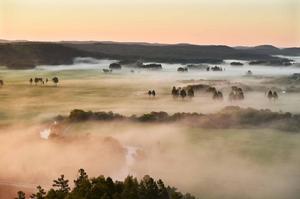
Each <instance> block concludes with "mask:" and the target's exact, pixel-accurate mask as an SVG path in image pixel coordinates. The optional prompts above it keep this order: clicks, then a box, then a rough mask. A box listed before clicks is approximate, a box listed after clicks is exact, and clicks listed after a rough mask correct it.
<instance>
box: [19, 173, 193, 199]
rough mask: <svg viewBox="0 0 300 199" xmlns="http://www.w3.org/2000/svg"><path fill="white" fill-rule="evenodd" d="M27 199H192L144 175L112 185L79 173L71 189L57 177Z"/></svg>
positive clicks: (62, 178) (63, 178) (100, 178)
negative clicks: (45, 187) (45, 188)
mask: <svg viewBox="0 0 300 199" xmlns="http://www.w3.org/2000/svg"><path fill="white" fill-rule="evenodd" d="M25 198H26V195H25V193H24V192H22V191H19V192H18V196H17V197H16V199H25ZM30 198H31V199H195V197H194V196H192V195H191V194H188V193H187V194H182V193H181V192H179V191H177V189H176V188H174V187H170V186H165V184H164V182H163V181H162V180H158V181H155V180H154V179H153V178H151V177H150V176H148V175H146V176H144V178H143V179H141V180H140V181H138V180H137V179H136V178H133V177H132V176H128V177H127V178H125V180H124V181H113V180H112V179H111V178H110V177H107V178H105V177H104V176H99V177H97V178H89V177H88V175H87V173H86V172H85V171H84V170H83V169H80V170H79V174H78V177H77V179H76V180H74V187H73V188H72V189H71V188H70V185H69V181H68V180H66V179H65V177H64V175H61V176H60V177H59V178H58V179H57V180H54V181H53V185H52V188H51V189H50V190H48V191H45V190H44V189H43V188H42V187H41V186H38V187H37V192H36V193H33V194H32V195H30Z"/></svg>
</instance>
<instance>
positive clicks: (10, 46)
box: [0, 41, 300, 69]
mask: <svg viewBox="0 0 300 199" xmlns="http://www.w3.org/2000/svg"><path fill="white" fill-rule="evenodd" d="M275 51H276V52H277V53H279V54H280V52H282V54H285V55H295V54H297V53H299V54H300V52H299V49H298V48H289V49H277V48H275V47H274V48H272V49H271V48H262V47H260V48H259V47H258V48H232V47H228V46H215V45H212V46H201V45H191V44H174V45H162V44H145V43H116V42H26V41H22V42H5V41H2V42H1V43H0V65H2V66H7V67H8V68H18V69H23V68H34V67H35V66H37V65H59V64H72V63H73V59H74V58H75V57H94V58H108V59H118V60H120V61H122V62H123V63H131V62H135V61H137V60H143V61H151V62H165V63H213V64H218V63H220V62H222V61H223V60H224V59H240V60H264V61H266V60H279V59H280V58H277V57H272V54H273V52H275ZM277 53H276V54H277ZM279 63H280V61H279Z"/></svg>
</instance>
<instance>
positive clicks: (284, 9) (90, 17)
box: [0, 0, 300, 47]
mask: <svg viewBox="0 0 300 199" xmlns="http://www.w3.org/2000/svg"><path fill="white" fill-rule="evenodd" d="M0 39H9V40H34V41H37V40H38V41H60V40H79V41H87V40H97V41H121V42H151V43H193V44H203V45H207V44H218V45H230V46H241V45H243V46H253V45H261V44H272V45H276V46H279V47H289V46H300V0H0Z"/></svg>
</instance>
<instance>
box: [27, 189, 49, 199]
mask: <svg viewBox="0 0 300 199" xmlns="http://www.w3.org/2000/svg"><path fill="white" fill-rule="evenodd" d="M36 188H37V193H34V194H32V195H31V196H30V198H31V199H45V198H46V191H45V190H44V189H43V188H42V187H41V186H37V187H36Z"/></svg>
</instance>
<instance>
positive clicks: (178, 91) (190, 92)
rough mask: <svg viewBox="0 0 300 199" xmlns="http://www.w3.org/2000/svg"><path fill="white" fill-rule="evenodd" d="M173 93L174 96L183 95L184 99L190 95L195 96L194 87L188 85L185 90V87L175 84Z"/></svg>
mask: <svg viewBox="0 0 300 199" xmlns="http://www.w3.org/2000/svg"><path fill="white" fill-rule="evenodd" d="M171 93H172V96H173V97H175V98H177V97H179V96H180V97H182V99H184V98H185V97H186V96H189V97H191V98H192V97H194V96H195V92H194V89H193V87H187V91H185V89H184V88H181V87H178V88H176V87H175V86H173V88H172V91H171Z"/></svg>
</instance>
